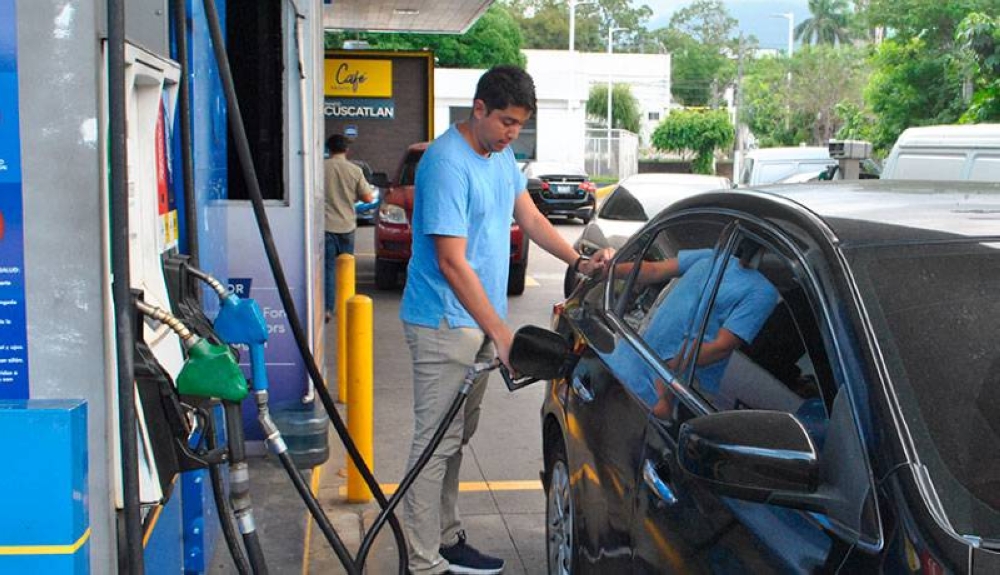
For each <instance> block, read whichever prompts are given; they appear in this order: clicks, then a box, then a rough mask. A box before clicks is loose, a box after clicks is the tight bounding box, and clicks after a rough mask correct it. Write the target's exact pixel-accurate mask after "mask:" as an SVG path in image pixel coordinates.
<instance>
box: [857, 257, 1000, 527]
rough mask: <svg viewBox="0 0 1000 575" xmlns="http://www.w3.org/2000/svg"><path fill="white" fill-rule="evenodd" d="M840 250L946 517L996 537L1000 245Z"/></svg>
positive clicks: (999, 517)
mask: <svg viewBox="0 0 1000 575" xmlns="http://www.w3.org/2000/svg"><path fill="white" fill-rule="evenodd" d="M845 254H846V255H847V258H848V261H849V262H850V264H851V267H852V270H853V272H854V274H855V278H856V280H857V283H858V287H859V289H860V293H861V296H862V298H863V300H864V302H865V307H866V309H867V311H868V313H869V316H870V318H871V322H872V329H873V330H874V335H875V337H876V338H877V341H878V349H879V352H880V357H881V359H882V360H883V361H884V363H885V368H886V371H887V373H888V378H889V380H890V382H891V386H892V387H891V388H892V391H893V393H894V394H895V395H896V397H897V398H898V401H899V406H900V409H901V410H902V412H903V413H902V414H903V417H904V419H905V421H906V429H907V431H908V433H909V436H910V437H911V439H912V441H913V443H914V446H915V449H916V451H917V457H918V458H919V460H920V463H921V465H922V466H923V467H924V468H925V470H926V473H927V475H928V476H929V478H930V482H931V483H932V484H933V485H934V487H935V488H936V491H937V493H936V495H937V497H936V499H938V500H939V501H940V505H941V506H942V507H943V510H944V513H946V514H947V517H948V521H949V523H950V524H951V525H952V526H953V527H954V528H955V530H956V531H957V532H958V533H961V534H967V535H976V536H979V537H983V538H989V539H993V540H1000V491H998V490H997V488H996V486H997V485H1000V415H998V414H1000V344H998V341H1000V298H998V297H997V286H998V285H1000V243H961V242H957V241H942V242H941V243H936V244H924V245H895V246H884V247H876V248H871V247H869V248H863V247H859V248H854V249H848V250H845Z"/></svg>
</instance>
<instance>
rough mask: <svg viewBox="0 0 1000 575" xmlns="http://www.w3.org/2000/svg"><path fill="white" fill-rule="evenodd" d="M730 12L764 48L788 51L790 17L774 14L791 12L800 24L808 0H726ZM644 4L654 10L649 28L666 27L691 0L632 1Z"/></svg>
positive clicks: (743, 28)
mask: <svg viewBox="0 0 1000 575" xmlns="http://www.w3.org/2000/svg"><path fill="white" fill-rule="evenodd" d="M723 1H724V3H725V5H726V8H727V9H728V10H729V13H730V14H731V15H732V16H733V17H734V18H736V19H737V20H739V22H740V28H741V29H742V30H743V31H744V32H745V33H746V34H747V35H750V34H753V35H754V36H756V37H757V39H758V40H760V47H761V48H776V49H780V50H785V49H786V48H787V47H788V19H787V18H782V17H778V16H771V15H772V14H782V13H788V12H791V13H792V14H794V16H795V17H794V24H795V25H796V26H798V25H799V23H801V22H802V21H803V20H805V19H806V18H808V17H809V8H808V0H723ZM642 4H645V5H646V6H649V7H650V8H652V10H653V16H652V17H651V18H650V19H649V21H648V23H647V27H648V28H649V29H650V30H655V29H657V28H663V27H664V26H666V25H667V24H668V23H669V22H670V16H671V15H672V14H673V13H674V12H675V11H677V10H679V9H680V8H683V7H685V6H688V5H689V4H691V0H632V5H633V6H638V5H642Z"/></svg>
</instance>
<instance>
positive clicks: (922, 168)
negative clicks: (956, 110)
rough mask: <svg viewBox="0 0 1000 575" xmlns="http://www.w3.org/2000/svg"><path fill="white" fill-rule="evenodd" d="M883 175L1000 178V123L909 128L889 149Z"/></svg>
mask: <svg viewBox="0 0 1000 575" xmlns="http://www.w3.org/2000/svg"><path fill="white" fill-rule="evenodd" d="M882 179H884V180H885V179H889V180H972V181H976V182H1000V124H963V125H955V126H924V127H920V128H908V129H906V130H904V131H903V133H902V134H900V135H899V139H898V140H896V144H895V145H894V146H893V147H892V151H891V152H889V157H888V158H887V159H886V161H885V168H884V169H883V170H882Z"/></svg>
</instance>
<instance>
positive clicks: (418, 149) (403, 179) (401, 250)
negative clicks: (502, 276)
mask: <svg viewBox="0 0 1000 575" xmlns="http://www.w3.org/2000/svg"><path fill="white" fill-rule="evenodd" d="M427 146H428V142H420V143H417V144H412V145H410V146H409V147H408V148H407V149H406V153H405V154H403V159H402V161H401V162H400V164H399V170H398V171H397V172H396V179H395V181H394V182H393V183H390V184H389V185H388V187H387V188H386V192H385V195H384V196H382V201H381V205H380V206H379V209H378V217H377V218H376V221H375V286H376V287H378V288H379V289H393V288H395V287H397V286H398V285H399V282H400V279H403V280H404V281H405V276H406V274H405V271H406V265H407V264H408V263H409V261H410V245H411V242H412V236H411V230H410V221H411V219H412V218H413V192H414V184H415V183H416V177H417V165H418V164H419V163H420V158H422V157H423V155H424V151H426V150H427ZM529 245H531V242H529V241H528V238H527V237H525V235H524V232H522V231H521V226H519V225H517V224H516V223H514V221H513V218H511V225H510V271H509V275H508V278H507V293H508V294H510V295H521V294H522V293H524V282H525V276H526V274H527V269H528V246H529Z"/></svg>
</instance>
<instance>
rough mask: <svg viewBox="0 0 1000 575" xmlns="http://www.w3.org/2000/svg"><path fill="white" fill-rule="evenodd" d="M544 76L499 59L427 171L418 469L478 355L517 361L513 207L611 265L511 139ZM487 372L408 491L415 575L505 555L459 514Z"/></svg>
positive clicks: (418, 304) (554, 240)
mask: <svg viewBox="0 0 1000 575" xmlns="http://www.w3.org/2000/svg"><path fill="white" fill-rule="evenodd" d="M535 106H536V103H535V86H534V82H533V81H532V79H531V76H529V75H528V74H527V73H526V72H525V71H524V70H521V69H520V68H516V67H513V66H498V67H495V68H493V69H491V70H489V71H487V72H486V73H485V74H484V75H483V76H482V77H481V78H480V79H479V83H478V84H477V86H476V92H475V96H474V99H473V102H472V113H471V114H470V116H469V118H468V119H466V120H464V121H461V122H458V123H456V124H454V125H453V126H451V127H450V128H449V129H448V130H447V131H446V132H445V133H444V134H442V135H441V136H440V137H438V138H437V139H436V140H435V141H434V143H432V144H431V145H430V147H428V149H427V151H426V152H425V153H424V156H423V158H422V159H421V160H420V165H419V166H418V168H417V178H416V187H415V198H414V206H413V222H412V225H413V244H412V245H413V249H412V256H411V258H410V263H409V268H408V270H407V280H406V288H405V290H404V292H403V301H402V306H401V308H400V319H401V320H402V321H403V330H404V332H405V335H406V341H407V344H408V346H409V348H410V354H411V355H412V357H413V404H414V405H413V409H414V435H413V444H412V447H411V451H410V460H409V466H410V467H412V466H413V464H414V463H415V461H416V460H417V458H418V457H419V455H420V453H421V452H422V451H423V450H424V448H425V447H426V446H427V445H428V443H429V442H430V439H431V437H432V436H433V434H434V431H435V430H436V428H437V427H438V425H439V423H440V421H441V420H442V417H443V415H444V414H445V412H446V411H447V409H448V407H449V406H450V405H451V403H452V400H453V399H454V398H455V395H456V393H457V392H458V390H459V388H460V387H461V385H462V382H463V379H464V378H465V374H466V371H467V370H468V369H469V368H470V367H471V366H473V364H474V363H477V362H485V361H490V360H492V359H494V358H495V357H497V356H499V358H500V360H501V361H502V362H503V363H504V364H507V365H509V362H508V354H509V353H510V347H511V342H512V340H513V333H512V331H511V329H510V328H509V327H508V326H507V324H506V322H505V317H506V314H507V274H508V268H509V261H510V219H511V214H513V215H514V219H515V220H516V221H517V223H518V224H519V225H520V226H521V229H522V230H524V231H525V232H526V233H527V234H528V237H529V238H531V240H532V241H534V242H535V243H536V244H538V246H539V247H541V248H542V249H544V250H546V251H548V252H549V253H551V254H553V255H554V256H556V257H557V258H559V259H561V260H562V261H564V262H566V263H567V264H569V265H572V266H573V268H574V269H575V270H577V271H579V272H582V273H585V274H589V273H594V272H597V271H600V270H601V269H603V267H604V265H605V261H606V260H607V258H608V257H609V256H610V251H609V250H608V251H600V252H598V253H596V254H595V255H594V256H593V258H592V259H587V258H583V257H582V256H580V255H579V254H577V253H576V251H575V250H574V249H573V247H572V246H571V245H570V244H569V243H567V242H566V240H564V239H563V238H562V236H560V235H559V233H558V232H557V231H556V230H555V228H553V227H552V224H551V223H549V221H548V219H546V218H545V216H543V215H542V214H541V213H540V212H539V211H538V209H537V208H536V207H535V204H534V202H532V200H531V197H530V196H529V195H528V194H527V191H526V189H525V186H526V183H527V182H526V180H525V177H524V175H523V174H522V173H521V171H520V170H519V169H518V167H517V163H516V162H515V159H514V153H513V151H512V150H511V148H510V145H511V143H512V142H513V141H514V140H516V139H517V137H518V135H519V134H520V132H521V128H523V127H524V125H525V123H526V122H527V121H528V119H529V118H530V117H531V114H532V113H533V112H534V111H535ZM486 379H487V376H486V374H483V375H482V376H480V377H478V378H477V379H476V381H475V383H474V385H473V387H472V390H471V391H470V393H469V396H468V399H467V400H466V402H465V405H464V406H463V409H462V410H460V411H459V412H458V415H457V416H456V417H455V419H454V421H453V422H452V424H451V425H450V426H449V428H448V430H447V432H446V434H445V436H444V438H443V440H442V441H441V444H440V446H439V447H438V449H437V450H436V451H435V452H434V455H433V456H432V457H431V459H430V461H429V463H428V464H427V467H425V468H424V471H423V473H421V474H420V476H419V477H418V478H417V480H416V481H415V482H414V483H413V486H412V488H411V489H410V491H409V492H408V493H407V494H406V496H405V498H404V509H403V511H404V515H403V521H404V525H405V528H406V534H407V540H408V543H409V552H410V558H409V568H410V571H411V572H412V573H414V575H424V574H436V573H445V572H451V573H467V574H477V575H491V574H495V573H500V572H501V571H502V570H503V566H504V562H503V560H502V559H499V558H497V557H491V556H489V555H487V554H484V553H481V552H480V551H478V550H476V549H475V548H474V547H472V546H471V545H469V543H468V542H467V541H466V536H465V532H464V531H463V530H462V522H461V519H460V517H459V514H458V507H457V501H458V476H459V467H460V466H461V463H462V448H463V446H464V445H465V444H467V443H468V442H469V439H470V438H471V437H472V434H473V433H474V432H475V430H476V426H477V424H478V421H479V412H480V403H481V401H482V399H483V394H484V392H485V390H486Z"/></svg>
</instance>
